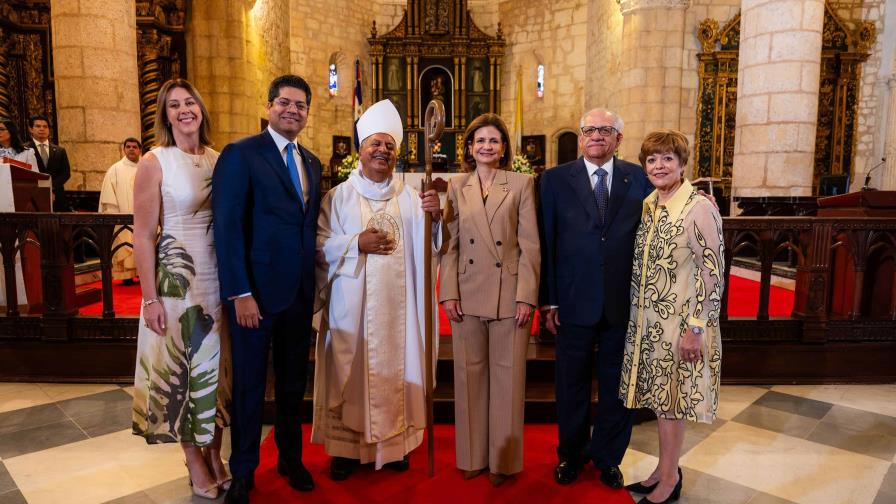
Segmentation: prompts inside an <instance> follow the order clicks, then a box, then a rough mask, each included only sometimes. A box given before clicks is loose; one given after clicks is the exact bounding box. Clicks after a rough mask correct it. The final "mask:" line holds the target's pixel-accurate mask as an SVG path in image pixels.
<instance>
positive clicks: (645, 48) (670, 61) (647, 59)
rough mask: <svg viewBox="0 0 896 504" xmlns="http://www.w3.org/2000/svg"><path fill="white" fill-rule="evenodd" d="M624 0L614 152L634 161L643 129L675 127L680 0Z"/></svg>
mask: <svg viewBox="0 0 896 504" xmlns="http://www.w3.org/2000/svg"><path fill="white" fill-rule="evenodd" d="M661 4H662V5H664V6H662V7H656V6H655V5H656V3H655V2H653V1H644V0H627V1H626V2H623V3H622V4H621V5H620V8H621V10H622V13H623V16H622V56H621V60H620V72H619V86H620V87H619V91H618V93H617V95H616V100H614V101H615V102H617V105H616V109H617V110H618V112H619V113H620V115H621V116H622V118H623V119H624V120H625V132H624V134H625V140H624V141H623V142H622V144H621V145H620V146H619V154H620V157H622V158H624V159H628V160H630V161H634V160H636V159H637V158H638V152H639V151H640V150H641V142H642V140H643V139H644V136H646V135H647V133H649V132H651V131H654V130H656V129H660V128H673V129H681V121H680V116H681V98H682V90H681V83H682V72H683V65H684V39H685V32H684V29H685V8H686V6H687V2H686V1H681V0H674V1H667V2H661Z"/></svg>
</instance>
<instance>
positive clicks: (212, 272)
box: [133, 79, 231, 499]
mask: <svg viewBox="0 0 896 504" xmlns="http://www.w3.org/2000/svg"><path fill="white" fill-rule="evenodd" d="M209 130H210V128H209V123H208V112H207V110H206V108H205V105H204V104H203V102H202V98H201V97H200V96H199V93H198V92H197V91H196V89H195V88H194V87H193V86H192V85H191V84H190V83H189V82H187V81H186V80H183V79H175V80H170V81H168V82H166V83H165V84H164V85H163V86H162V88H161V90H160V91H159V98H158V103H157V112H156V124H155V135H156V138H155V140H156V145H157V147H156V148H154V149H152V150H151V151H150V152H149V153H147V154H146V155H145V156H144V157H143V159H141V160H140V163H139V165H138V168H137V178H136V181H135V184H134V186H135V194H134V252H135V256H136V262H137V273H138V275H139V276H140V278H141V279H142V280H143V281H142V282H140V284H141V290H142V293H143V308H142V310H141V313H140V327H139V333H138V336H137V366H136V371H135V376H134V411H133V431H134V434H137V435H140V436H143V437H144V438H146V441H147V442H148V443H175V442H179V443H180V444H181V447H182V448H183V451H184V455H185V457H186V465H187V470H188V471H189V474H190V485H191V486H192V487H193V493H194V494H196V495H198V496H200V497H206V498H210V499H214V498H217V497H218V493H219V491H221V490H226V489H227V488H228V487H229V485H230V476H229V475H228V473H227V469H226V468H225V466H224V463H223V461H222V460H221V434H222V429H223V428H224V427H225V426H227V424H228V423H229V416H228V407H229V402H230V401H229V398H230V383H231V379H230V373H229V371H228V370H229V348H230V345H229V340H228V334H229V333H228V330H227V325H226V320H225V318H224V317H223V316H222V311H221V301H220V297H219V294H218V266H217V260H216V258H215V247H214V243H213V242H212V236H213V233H212V229H211V227H212V211H211V199H210V189H211V176H212V170H213V169H214V166H215V162H216V161H217V159H218V153H217V152H216V151H214V150H212V149H211V147H209V146H210V144H211V142H210V140H209Z"/></svg>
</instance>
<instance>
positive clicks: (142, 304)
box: [140, 298, 159, 308]
mask: <svg viewBox="0 0 896 504" xmlns="http://www.w3.org/2000/svg"><path fill="white" fill-rule="evenodd" d="M158 302H159V299H158V298H152V299H147V300H146V301H143V302H142V303H140V306H142V307H143V308H146V307H147V306H149V305H151V304H153V303H158Z"/></svg>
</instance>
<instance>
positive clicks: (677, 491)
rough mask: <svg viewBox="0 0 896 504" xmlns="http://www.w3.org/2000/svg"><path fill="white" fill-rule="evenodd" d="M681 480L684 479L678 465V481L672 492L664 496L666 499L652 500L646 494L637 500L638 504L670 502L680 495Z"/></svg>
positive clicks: (664, 503) (665, 503) (667, 503)
mask: <svg viewBox="0 0 896 504" xmlns="http://www.w3.org/2000/svg"><path fill="white" fill-rule="evenodd" d="M683 480H684V478H683V477H682V475H681V468H680V467H679V468H678V483H676V484H675V488H674V489H673V490H672V493H670V494H669V497H666V500H664V501H660V502H653V501H652V500H650V499H648V498H647V496H646V495H645V496H644V498H643V499H641V500H639V501H638V504H671V503H672V502H675V501H677V500H678V498H679V497H681V482H682V481H683ZM654 486H656V485H654Z"/></svg>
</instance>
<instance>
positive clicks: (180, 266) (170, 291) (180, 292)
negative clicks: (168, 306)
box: [156, 233, 196, 299]
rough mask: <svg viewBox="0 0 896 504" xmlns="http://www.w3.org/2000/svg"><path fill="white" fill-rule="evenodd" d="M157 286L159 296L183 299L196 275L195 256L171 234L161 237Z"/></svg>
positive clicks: (163, 234)
mask: <svg viewBox="0 0 896 504" xmlns="http://www.w3.org/2000/svg"><path fill="white" fill-rule="evenodd" d="M158 249H159V251H158V264H157V266H156V285H157V288H158V292H159V296H162V297H173V298H177V299H183V298H184V297H186V295H187V291H188V290H189V289H190V282H191V281H192V280H193V276H194V275H195V274H196V269H195V268H194V267H193V256H191V255H190V254H189V253H188V252H187V249H186V247H184V245H183V244H182V243H180V242H179V241H177V239H176V238H175V237H173V236H171V235H170V234H165V233H162V236H160V237H159V247H158Z"/></svg>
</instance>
